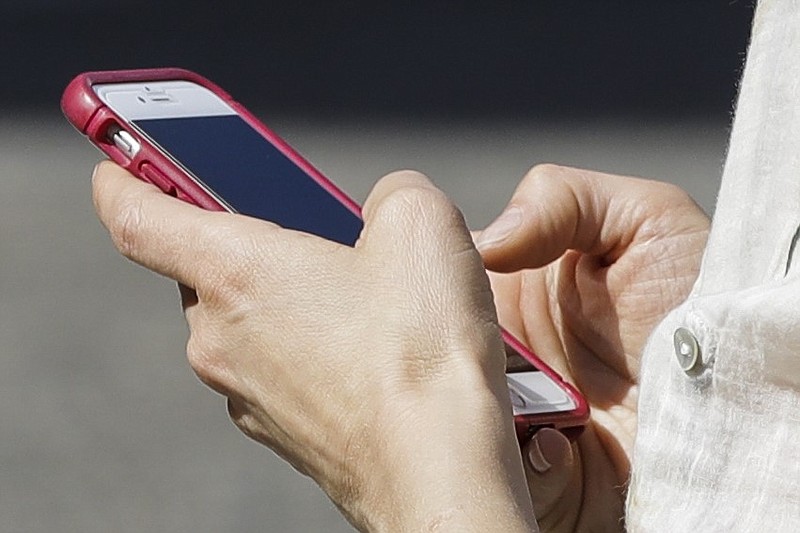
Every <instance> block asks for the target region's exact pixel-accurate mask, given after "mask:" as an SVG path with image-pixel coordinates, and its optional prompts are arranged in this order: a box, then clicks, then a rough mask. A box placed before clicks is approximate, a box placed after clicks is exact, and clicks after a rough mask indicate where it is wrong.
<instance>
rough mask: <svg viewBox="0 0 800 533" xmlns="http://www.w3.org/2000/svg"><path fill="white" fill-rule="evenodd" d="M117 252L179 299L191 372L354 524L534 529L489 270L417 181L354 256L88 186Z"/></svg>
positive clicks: (139, 194)
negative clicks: (170, 284)
mask: <svg viewBox="0 0 800 533" xmlns="http://www.w3.org/2000/svg"><path fill="white" fill-rule="evenodd" d="M93 184H94V198H95V204H96V207H97V211H98V214H99V216H100V219H101V220H102V222H103V224H104V225H105V226H106V227H107V228H108V230H109V232H110V233H111V237H112V239H113V240H114V243H115V244H116V246H117V248H118V249H119V250H120V251H121V252H122V253H123V254H124V255H126V256H127V257H129V258H131V259H132V260H134V261H136V262H137V263H140V264H142V265H144V266H146V267H147V268H150V269H152V270H154V271H156V272H159V273H161V274H163V275H165V276H168V277H170V278H172V279H174V280H176V281H178V282H179V283H181V284H182V285H183V286H185V287H186V288H185V289H183V290H182V292H183V295H184V304H185V308H186V318H187V321H188V323H189V327H190V330H191V337H190V339H189V343H188V346H187V353H188V357H189V362H190V363H191V365H192V368H193V369H194V370H195V372H196V373H197V375H198V376H199V378H200V379H201V380H202V381H203V382H205V383H206V384H208V385H209V386H210V387H211V388H213V389H215V390H216V391H218V392H220V393H221V394H223V395H225V396H226V397H227V398H228V405H229V411H230V415H231V418H232V419H233V421H234V422H235V424H236V425H237V426H238V427H239V428H240V429H241V430H242V431H243V432H245V433H246V434H247V435H249V436H251V437H252V438H254V439H255V440H257V441H259V442H261V443H264V444H266V445H267V446H269V447H270V448H272V449H273V450H275V451H276V452H277V453H278V454H280V455H281V456H282V457H284V458H285V459H287V460H288V461H289V462H290V463H291V464H292V465H294V466H295V468H297V469H298V470H299V471H301V472H303V473H305V474H307V475H309V476H311V477H312V478H313V479H314V480H315V481H316V482H317V483H319V484H320V486H321V487H322V488H323V489H324V490H325V491H326V492H327V493H328V495H329V496H330V497H331V499H332V500H333V501H334V502H335V503H336V504H337V505H338V506H339V507H340V508H341V509H342V510H343V512H344V513H345V515H346V516H347V517H348V518H349V520H350V521H351V522H352V523H353V524H354V525H356V527H359V528H362V529H369V530H387V531H421V530H429V529H439V528H441V529H442V530H445V529H446V530H459V531H491V530H504V531H530V530H533V529H535V528H536V525H535V521H534V519H533V514H532V508H531V504H530V500H529V495H528V492H527V486H526V483H525V479H524V475H523V467H522V462H521V459H520V455H519V449H518V447H517V443H516V439H515V436H514V432H513V427H512V423H511V408H510V404H509V397H508V391H507V389H506V383H505V378H504V366H505V358H504V354H503V347H502V342H501V340H500V337H499V334H498V326H497V318H496V314H495V310H494V305H493V302H492V293H491V290H490V287H489V282H488V279H487V276H486V273H485V272H484V269H483V265H482V261H481V258H480V256H479V255H478V253H477V251H476V250H475V248H474V246H473V244H472V240H471V238H470V235H469V232H468V231H467V229H466V227H465V225H464V221H463V218H462V216H461V214H460V213H459V211H458V210H457V209H456V208H455V207H454V206H453V205H452V204H451V203H450V202H449V201H448V200H447V199H446V198H445V196H444V195H443V194H442V193H441V192H440V191H438V190H437V189H436V188H435V187H433V185H432V184H431V183H430V182H429V181H428V180H427V179H426V178H425V177H424V176H422V175H419V174H416V173H412V172H403V173H396V174H394V175H391V176H389V177H387V178H385V179H383V180H382V181H380V182H379V183H378V185H377V186H376V187H375V189H374V190H373V192H372V194H371V195H370V197H369V199H368V200H367V203H366V205H365V208H364V221H365V226H364V231H363V233H362V235H361V237H360V239H359V241H358V243H357V245H356V247H355V248H349V247H346V246H341V245H338V244H335V243H332V242H330V241H326V240H324V239H321V238H318V237H315V236H311V235H307V234H303V233H299V232H295V231H290V230H285V229H281V228H279V227H277V226H275V225H274V224H270V223H267V222H264V221H261V220H256V219H252V218H248V217H245V216H241V215H233V214H229V213H214V212H208V211H203V210H201V209H199V208H196V207H193V206H190V205H188V204H186V203H183V202H181V201H178V200H175V199H174V198H170V197H168V196H166V195H164V194H162V193H161V192H160V191H158V189H156V188H155V187H153V186H150V185H147V184H144V183H142V182H140V181H138V180H136V179H135V178H133V177H132V176H130V175H129V174H128V173H127V172H125V171H124V170H122V169H120V168H119V167H117V166H115V165H113V164H108V163H106V164H101V165H100V166H99V167H98V169H97V171H96V173H95V176H94V180H93Z"/></svg>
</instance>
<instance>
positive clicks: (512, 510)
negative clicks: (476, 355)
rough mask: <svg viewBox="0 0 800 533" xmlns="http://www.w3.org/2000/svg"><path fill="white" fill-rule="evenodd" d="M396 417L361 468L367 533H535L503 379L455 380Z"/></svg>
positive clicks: (418, 399)
mask: <svg viewBox="0 0 800 533" xmlns="http://www.w3.org/2000/svg"><path fill="white" fill-rule="evenodd" d="M462 377H463V376H462ZM498 388H499V389H500V390H499V391H498V390H497V389H498ZM398 403H403V402H398ZM392 411H393V413H392V414H391V415H389V416H385V417H382V420H383V422H382V423H381V424H379V425H380V426H381V428H382V429H381V439H382V445H381V446H378V447H377V448H376V449H378V450H379V454H378V455H377V456H375V457H374V459H373V460H371V461H368V462H365V463H364V466H365V468H367V469H370V471H369V472H368V473H367V474H368V475H366V476H365V477H364V479H366V480H368V485H367V486H369V487H370V490H368V491H365V493H364V494H363V495H364V498H363V499H362V501H361V502H359V507H360V508H361V509H362V512H363V517H364V518H365V519H366V523H368V524H369V526H368V527H367V529H369V530H376V531H382V530H383V531H429V530H436V531H450V530H453V531H456V530H457V531H490V530H502V531H533V530H535V529H536V524H535V519H534V517H533V510H532V506H531V503H530V496H529V493H528V488H527V483H526V482H525V477H524V471H523V467H522V460H521V458H520V451H519V447H518V444H517V440H516V437H515V434H514V429H513V423H512V416H511V409H510V405H509V401H508V396H507V392H506V390H505V380H504V379H503V380H502V381H501V386H500V387H497V386H496V384H495V386H489V385H488V383H487V380H486V379H485V377H483V376H482V375H479V376H478V379H477V380H475V379H472V378H469V379H466V380H464V379H459V378H455V377H454V379H451V380H447V381H446V382H443V383H440V384H435V386H434V387H433V388H432V389H430V390H427V391H424V392H423V391H419V393H418V394H415V395H414V398H413V400H412V401H410V402H409V403H408V404H407V405H405V407H398V405H397V404H395V407H394V408H393V409H392Z"/></svg>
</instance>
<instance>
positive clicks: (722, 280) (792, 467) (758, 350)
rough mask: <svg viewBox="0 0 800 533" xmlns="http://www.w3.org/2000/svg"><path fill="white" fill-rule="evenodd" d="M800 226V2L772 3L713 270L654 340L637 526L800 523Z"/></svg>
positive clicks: (755, 60) (648, 361) (728, 168)
mask: <svg viewBox="0 0 800 533" xmlns="http://www.w3.org/2000/svg"><path fill="white" fill-rule="evenodd" d="M710 23H711V22H710ZM798 228H800V1H798V0H761V2H760V3H759V5H758V8H757V11H756V16H755V21H754V25H753V34H752V38H751V45H750V50H749V52H748V56H747V62H746V67H745V73H744V78H743V81H742V86H741V92H740V96H739V103H738V105H737V112H736V118H735V121H734V127H733V132H732V136H731V142H730V148H729V153H728V158H727V162H726V165H725V171H724V175H723V180H722V189H721V192H720V196H719V200H718V204H717V209H716V214H715V216H714V221H713V223H712V230H711V235H710V237H709V242H708V246H707V249H706V252H705V256H704V259H703V265H702V269H701V273H700V276H699V278H698V280H697V283H696V284H695V286H694V289H693V290H692V293H691V295H690V296H689V299H688V300H687V301H686V302H685V303H684V304H683V305H681V306H680V307H679V308H678V309H676V310H674V311H673V312H672V313H670V315H669V316H668V317H667V318H666V319H665V320H664V322H663V323H662V324H661V325H659V327H658V328H656V330H655V332H654V333H653V335H652V337H651V338H650V340H649V341H648V344H647V347H646V349H645V354H644V359H643V363H642V376H641V382H640V383H641V386H640V399H639V426H638V432H637V438H636V444H635V446H634V454H633V476H632V479H631V484H630V488H629V494H628V507H627V518H626V523H627V526H628V529H629V530H630V531H634V532H639V531H647V532H650V531H670V532H681V531H691V532H693V533H707V532H714V531H726V532H727V531H746V532H750V531H753V532H776V531H800V245H798V246H797V251H796V253H794V254H792V250H793V246H794V243H795V242H796V240H797V235H798ZM792 255H793V256H794V257H792ZM680 328H683V329H680ZM676 332H677V334H676ZM693 339H696V341H697V348H698V350H696V349H695V347H694V346H693V344H692V343H693ZM676 352H677V354H676ZM678 354H680V357H679V356H678ZM696 355H697V356H699V358H698V360H697V361H696V364H695V366H694V367H693V368H690V369H689V370H688V371H686V370H684V368H688V367H690V366H691V365H692V362H693V358H694V356H696Z"/></svg>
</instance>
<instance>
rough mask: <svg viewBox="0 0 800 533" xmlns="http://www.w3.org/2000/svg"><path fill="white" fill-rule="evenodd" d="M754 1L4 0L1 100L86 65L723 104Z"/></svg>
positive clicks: (252, 86) (476, 104)
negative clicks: (67, 0) (275, 0)
mask: <svg viewBox="0 0 800 533" xmlns="http://www.w3.org/2000/svg"><path fill="white" fill-rule="evenodd" d="M752 11H753V6H752V3H751V2H750V1H743V0H739V1H736V0H733V1H729V0H719V1H704V0H674V1H671V2H660V1H636V2H634V1H630V0H629V1H619V0H606V1H597V0H535V1H533V0H524V1H522V0H509V1H500V2H476V1H464V2H451V1H443V0H429V1H424V2H420V1H404V2H379V1H354V0H345V1H340V2H325V1H309V0H299V1H293V2H274V1H256V0H242V1H229V2H209V1H189V0H172V1H160V2H156V1H149V0H140V1H129V2H109V1H107V0H104V1H100V0H75V1H71V2H66V1H63V0H25V1H22V0H20V1H10V0H5V1H4V2H2V5H0V41H2V44H3V50H4V53H3V54H2V57H0V69H2V71H3V72H4V73H5V76H4V77H5V83H3V84H2V85H0V107H2V108H5V109H9V108H18V107H19V106H30V107H39V106H43V107H50V106H52V105H53V102H56V101H58V97H59V95H60V91H61V89H62V88H63V86H64V85H65V84H66V83H67V81H69V79H70V78H71V77H72V76H73V75H75V74H77V73H78V72H81V71H85V70H93V69H97V70H99V69H116V68H135V67H153V66H182V67H185V68H189V69H193V70H197V71H199V72H201V73H203V74H205V75H206V76H208V77H209V78H211V79H213V80H215V81H217V82H218V83H220V84H221V85H222V86H224V87H227V88H229V89H231V90H233V89H234V88H235V93H236V95H237V96H238V97H239V98H240V99H241V100H243V101H244V102H245V103H247V104H250V105H257V106H260V107H261V108H265V109H269V110H274V111H280V112H282V113H287V114H293V113H303V114H307V115H314V116H338V115H353V114H357V115H370V116H375V115H379V116H407V115H414V116H429V117H430V116H432V117H443V118H447V117H453V116H465V115H468V116H491V117H493V118H495V119H496V118H503V117H510V118H520V117H529V118H548V117H564V116H572V117H575V116H598V115H599V116H617V117H618V116H620V115H626V116H631V115H632V116H651V117H676V116H677V117H686V116H714V115H716V116H719V115H725V114H726V113H729V112H730V110H731V105H732V101H733V99H734V96H735V87H736V80H737V78H738V75H739V72H740V66H741V62H742V57H743V53H744V51H745V49H746V43H747V37H748V30H749V24H750V20H751V17H752Z"/></svg>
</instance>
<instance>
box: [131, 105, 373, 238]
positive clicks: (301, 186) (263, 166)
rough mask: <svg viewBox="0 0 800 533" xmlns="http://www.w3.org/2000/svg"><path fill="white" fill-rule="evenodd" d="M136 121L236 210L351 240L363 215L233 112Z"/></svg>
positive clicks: (330, 236) (290, 225) (284, 224)
mask: <svg viewBox="0 0 800 533" xmlns="http://www.w3.org/2000/svg"><path fill="white" fill-rule="evenodd" d="M135 124H136V126H137V127H139V128H140V129H141V130H142V131H144V132H145V133H146V134H147V135H148V136H149V137H150V138H151V139H152V140H153V141H155V142H156V143H157V144H158V145H159V146H161V148H163V149H164V150H165V151H166V152H167V153H169V154H170V155H171V156H172V157H173V158H174V159H175V160H176V161H178V162H180V163H181V164H182V165H183V166H184V167H185V168H186V169H187V170H189V171H190V172H191V173H192V174H194V176H195V177H197V178H198V179H199V180H200V181H201V182H202V183H204V184H205V185H206V186H207V187H208V188H209V189H211V190H212V191H214V192H215V193H216V194H217V196H219V197H220V198H222V199H223V200H225V201H226V202H227V203H228V205H230V206H231V207H233V208H234V209H235V210H236V211H237V212H239V213H242V214H245V215H250V216H253V217H257V218H261V219H264V220H269V221H270V222H275V223H276V224H279V225H280V226H283V227H285V228H291V229H295V230H300V231H304V232H306V233H313V234H315V235H319V236H321V237H325V238H327V239H330V240H332V241H337V242H340V243H342V244H347V245H350V246H352V245H353V244H355V241H356V239H357V238H358V235H359V233H360V232H361V227H362V222H361V220H360V219H359V218H358V217H357V216H356V215H354V214H353V213H352V212H351V211H350V210H349V209H347V207H345V206H344V205H342V204H341V203H340V202H339V201H338V200H337V199H336V198H334V197H333V196H331V195H330V194H329V193H328V192H327V191H326V190H325V189H323V188H322V186H321V185H319V184H318V183H317V182H316V181H314V180H313V179H312V178H311V177H310V176H309V175H308V174H306V173H305V172H303V170H302V169H300V168H298V167H297V166H296V165H295V164H294V163H292V161H291V160H289V158H288V157H286V156H285V155H283V154H282V153H281V152H280V150H278V149H277V148H276V147H275V146H273V145H272V144H271V143H270V142H269V141H268V140H267V139H265V138H264V137H263V136H262V135H261V134H259V133H258V132H257V131H256V130H254V129H253V128H252V127H250V126H249V125H248V124H247V123H246V122H245V121H244V120H242V119H241V118H240V117H238V116H237V115H226V116H212V117H185V118H162V119H147V120H137V121H135Z"/></svg>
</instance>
